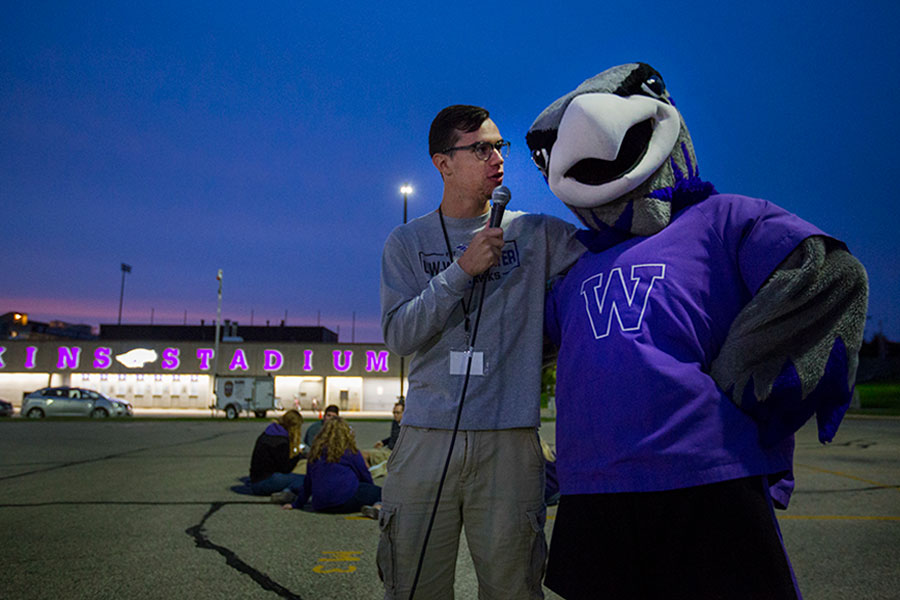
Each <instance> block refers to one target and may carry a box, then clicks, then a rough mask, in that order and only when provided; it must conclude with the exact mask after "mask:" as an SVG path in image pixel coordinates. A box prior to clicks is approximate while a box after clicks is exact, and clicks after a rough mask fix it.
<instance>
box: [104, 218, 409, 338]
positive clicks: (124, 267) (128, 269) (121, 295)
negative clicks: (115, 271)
mask: <svg viewBox="0 0 900 600" xmlns="http://www.w3.org/2000/svg"><path fill="white" fill-rule="evenodd" d="M404 214H405V213H404ZM125 273H131V265H126V264H125V263H122V289H121V291H120V292H119V325H121V324H122V301H123V300H124V299H125Z"/></svg>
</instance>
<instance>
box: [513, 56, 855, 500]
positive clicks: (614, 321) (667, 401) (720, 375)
mask: <svg viewBox="0 0 900 600" xmlns="http://www.w3.org/2000/svg"><path fill="white" fill-rule="evenodd" d="M526 139H527V143H528V146H529V148H530V149H531V152H532V159H533V160H534V162H535V164H536V165H537V167H538V169H540V171H541V173H542V174H543V175H544V177H545V179H546V180H547V183H548V185H549V187H550V190H551V191H552V192H553V193H554V194H555V195H556V196H557V197H558V198H559V199H560V200H562V202H563V203H565V204H566V205H567V206H568V207H569V208H570V209H571V210H572V211H573V212H574V213H575V214H576V215H577V217H578V219H579V220H580V221H581V222H582V223H583V224H584V225H585V226H586V227H587V228H588V230H587V231H584V232H582V234H581V239H582V241H583V242H584V243H585V245H586V246H587V248H588V252H586V253H585V255H584V256H583V257H582V258H581V259H580V261H579V262H578V263H577V264H576V265H575V266H574V267H573V269H572V271H570V273H569V274H568V275H567V276H566V277H565V278H564V279H563V280H562V281H561V282H559V283H558V284H557V285H556V286H555V287H554V289H553V290H552V291H551V293H550V296H549V297H548V301H547V333H548V335H549V336H550V337H551V339H553V340H554V341H555V342H556V343H557V345H558V346H559V348H560V353H559V360H558V373H557V378H558V386H559V387H558V392H557V393H558V395H557V398H558V406H559V417H558V419H559V420H558V424H557V427H558V430H559V433H558V436H557V437H558V438H560V437H561V436H564V439H563V440H561V441H560V452H559V455H560V462H561V465H560V467H561V470H562V471H566V469H567V467H565V466H564V463H565V461H566V457H567V456H569V457H572V460H574V461H575V462H578V461H579V460H581V458H580V457H583V456H586V455H593V456H595V457H596V456H597V455H598V454H601V453H602V454H603V455H605V454H606V453H608V454H609V460H608V463H604V462H603V460H600V462H601V463H603V464H600V465H599V466H598V465H596V464H594V465H593V466H592V467H591V468H592V469H594V471H592V472H593V475H586V473H587V471H585V470H584V468H585V467H584V465H582V464H580V463H579V464H573V463H570V464H569V465H568V470H569V473H570V474H577V479H578V480H580V481H583V480H584V479H585V478H588V479H590V478H591V477H596V478H597V479H598V480H599V479H602V478H607V477H619V478H620V481H621V480H622V478H623V477H624V478H626V479H627V478H628V477H632V478H637V479H635V480H634V483H630V484H620V485H619V487H618V488H616V489H607V488H606V487H604V485H603V484H600V483H595V484H584V485H582V484H581V483H576V479H572V480H570V481H571V483H570V486H569V489H567V490H564V492H563V493H570V494H571V493H597V492H607V491H642V490H643V488H645V487H654V486H655V487H656V488H657V489H665V487H666V486H667V485H670V486H671V487H682V485H681V483H683V482H684V478H681V480H680V481H681V483H678V484H676V483H673V482H667V481H666V476H665V475H664V473H665V470H666V469H667V468H669V467H671V466H672V465H676V466H674V467H673V471H672V472H673V473H675V474H676V475H677V474H681V473H683V472H685V471H686V470H688V469H691V468H696V469H699V470H701V471H702V470H703V469H704V468H705V469H709V470H710V472H711V471H714V470H715V469H716V468H720V466H721V465H724V464H726V463H728V464H736V463H740V464H742V465H743V469H744V471H745V472H746V473H750V474H752V473H769V474H773V473H775V472H785V471H788V470H789V468H790V466H789V462H790V461H789V460H779V458H778V457H779V456H781V457H784V456H786V454H789V452H786V451H785V450H784V448H785V446H786V445H789V444H790V442H791V434H792V433H793V432H794V431H796V430H797V429H798V428H799V427H800V426H802V425H803V424H804V423H805V422H806V421H807V420H808V419H809V418H810V417H812V416H813V415H814V414H815V415H816V416H817V421H818V427H819V437H820V440H822V441H823V442H825V441H830V440H831V439H832V437H833V436H834V434H835V432H836V430H837V427H838V425H839V424H840V421H841V419H842V417H843V415H844V412H845V411H846V409H847V407H848V406H849V402H850V399H851V396H852V390H853V384H854V381H855V375H856V367H857V362H858V358H857V353H858V350H859V347H860V345H861V343H862V336H863V327H864V324H865V314H866V306H867V294H868V284H867V280H866V274H865V270H864V269H863V267H862V265H861V264H860V263H859V261H857V260H856V259H855V258H854V257H853V256H852V255H851V254H850V253H849V252H848V251H847V249H846V247H845V246H844V244H843V243H841V242H840V241H838V240H836V239H834V238H833V237H831V236H829V235H827V234H825V233H824V232H822V231H821V230H819V229H818V228H816V227H815V226H813V225H811V224H809V223H807V222H805V221H803V220H801V219H799V218H798V217H796V216H795V215H792V214H791V213H788V212H787V211H784V210H782V209H780V208H779V207H777V206H775V205H774V204H771V203H769V202H766V201H764V200H758V199H755V198H748V197H745V196H739V195H734V194H719V193H717V191H716V190H715V188H714V187H713V186H712V184H710V183H708V182H705V181H703V180H701V179H700V176H699V170H698V166H697V159H696V156H695V153H694V147H693V144H692V142H691V137H690V134H689V133H688V129H687V126H686V125H685V123H684V119H683V118H682V116H681V113H680V112H679V111H678V110H677V109H676V108H675V104H674V102H673V100H672V98H671V97H670V95H669V92H668V91H667V89H666V86H665V84H664V83H663V79H662V77H661V76H660V74H659V73H657V72H656V71H655V70H654V69H653V68H652V67H651V66H649V65H647V64H643V63H633V64H626V65H621V66H618V67H613V68H611V69H608V70H606V71H604V72H602V73H600V74H599V75H596V76H595V77H592V78H590V79H588V80H587V81H585V82H583V83H582V84H581V85H579V86H578V87H577V88H576V89H575V90H573V91H572V92H570V93H569V94H566V95H565V96H563V97H562V98H560V99H558V100H557V101H556V102H554V103H553V104H551V105H550V106H548V107H547V108H546V109H545V110H544V111H543V112H542V113H541V114H540V115H539V116H538V117H537V119H536V120H535V121H534V124H533V125H532V126H531V128H530V129H529V131H528V134H527V137H526ZM724 398H728V399H730V401H731V402H727V401H726V402H725V403H724V404H731V407H730V408H727V407H725V406H724V405H723V403H722V402H721V401H722V399H724ZM735 407H738V408H739V409H740V410H738V409H737V408H735ZM732 410H734V411H736V414H731V412H730V411H732ZM748 415H749V417H750V418H747V417H748ZM751 429H752V435H753V437H754V438H755V444H756V445H755V446H754V445H753V444H751V441H750V437H749V436H750V430H751ZM623 432H625V433H623ZM588 440H589V441H588ZM685 440H687V441H685ZM717 440H724V442H721V444H720V442H719V441H717ZM624 445H630V446H629V448H628V450H623V446H624ZM751 446H752V447H751ZM688 447H690V448H692V450H688V449H687V448H688ZM698 455H699V456H698ZM604 460H605V459H604ZM629 461H632V462H633V464H646V465H648V468H649V469H651V470H658V473H660V474H659V475H658V476H657V475H654V476H653V477H651V479H653V481H652V482H642V481H639V480H640V476H638V475H635V474H633V473H630V472H629V473H625V472H624V471H621V470H620V467H621V465H622V464H626V463H628V462H629ZM591 462H592V463H593V462H594V461H593V459H592V461H591ZM670 462H671V464H669V463H670ZM692 462H693V463H694V464H693V465H692ZM722 468H724V467H722ZM729 468H730V467H729ZM655 472H656V471H655ZM564 476H565V475H564V474H561V479H562V478H563V477H564ZM710 477H711V476H709V477H706V478H704V476H698V477H697V481H696V482H689V483H688V484H694V483H696V484H702V483H704V482H705V481H708V480H709V478H710ZM688 479H690V478H688ZM564 485H565V484H564ZM614 487H615V486H614Z"/></svg>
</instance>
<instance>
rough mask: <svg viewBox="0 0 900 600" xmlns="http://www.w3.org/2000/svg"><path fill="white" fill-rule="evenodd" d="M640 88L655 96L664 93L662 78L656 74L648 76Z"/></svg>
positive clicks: (660, 95) (664, 87)
mask: <svg viewBox="0 0 900 600" xmlns="http://www.w3.org/2000/svg"><path fill="white" fill-rule="evenodd" d="M641 89H642V90H643V91H645V92H647V93H649V94H650V95H652V96H656V97H662V95H663V94H665V93H666V85H665V84H664V83H663V80H662V79H660V78H659V77H657V76H656V75H651V76H650V77H648V78H647V81H645V82H644V83H643V84H642V85H641Z"/></svg>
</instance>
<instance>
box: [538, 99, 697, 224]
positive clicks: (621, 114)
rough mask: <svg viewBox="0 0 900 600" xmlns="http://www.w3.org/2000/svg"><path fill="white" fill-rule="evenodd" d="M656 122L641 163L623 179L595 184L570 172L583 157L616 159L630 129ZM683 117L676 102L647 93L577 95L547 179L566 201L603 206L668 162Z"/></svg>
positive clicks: (561, 127) (562, 123)
mask: <svg viewBox="0 0 900 600" xmlns="http://www.w3.org/2000/svg"><path fill="white" fill-rule="evenodd" d="M648 119H649V120H651V121H652V126H653V134H652V136H651V138H650V142H649V144H648V146H647V148H646V150H645V152H644V154H643V156H642V157H641V159H640V160H639V161H638V163H637V164H636V165H634V167H633V168H631V170H629V171H628V172H627V173H625V174H623V175H622V176H621V177H619V178H618V179H615V180H613V181H608V182H606V183H602V184H600V185H590V184H585V183H581V182H579V181H576V180H575V179H573V178H572V177H567V176H566V173H567V172H568V171H569V169H570V168H572V166H574V165H575V164H576V163H578V162H579V161H580V160H583V159H590V158H594V159H600V160H605V161H612V160H615V159H616V157H617V156H618V155H619V149H620V147H621V145H622V140H623V139H624V138H625V134H626V133H627V132H628V130H629V129H630V128H631V127H632V126H633V125H636V124H638V123H641V122H643V121H647V120H648ZM680 131H681V118H680V116H679V114H678V111H677V110H675V107H674V106H672V105H670V104H667V103H665V102H661V101H659V100H655V99H653V98H649V97H647V96H628V97H627V98H623V97H621V96H616V95H614V94H605V93H587V94H581V95H580V96H577V97H576V98H575V99H573V100H572V102H571V103H570V104H569V106H568V107H567V108H566V112H565V113H564V114H563V117H562V120H561V121H560V123H559V130H558V133H557V137H556V142H555V143H554V144H553V151H552V152H551V154H550V164H549V168H548V174H547V183H548V184H549V185H550V190H551V191H552V192H553V193H554V194H555V195H556V196H557V197H558V198H559V199H560V200H562V201H563V202H565V203H566V204H568V205H570V206H575V207H579V208H593V207H597V206H601V205H603V204H606V203H608V202H611V201H613V200H616V199H617V198H621V197H622V196H623V195H625V194H627V193H628V192H630V191H632V190H633V189H635V188H636V187H638V186H639V185H640V184H642V183H643V182H644V181H646V180H647V179H649V178H650V176H651V175H653V173H655V172H656V170H657V169H659V167H660V166H661V165H662V164H663V163H664V162H665V161H666V159H667V158H668V157H669V155H670V154H671V153H672V149H673V148H674V147H675V143H676V142H677V141H678V135H679V132H680Z"/></svg>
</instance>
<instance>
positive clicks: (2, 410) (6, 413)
mask: <svg viewBox="0 0 900 600" xmlns="http://www.w3.org/2000/svg"><path fill="white" fill-rule="evenodd" d="M12 414H13V405H12V402H7V401H6V400H3V399H2V398H0V417H11V416H12Z"/></svg>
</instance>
